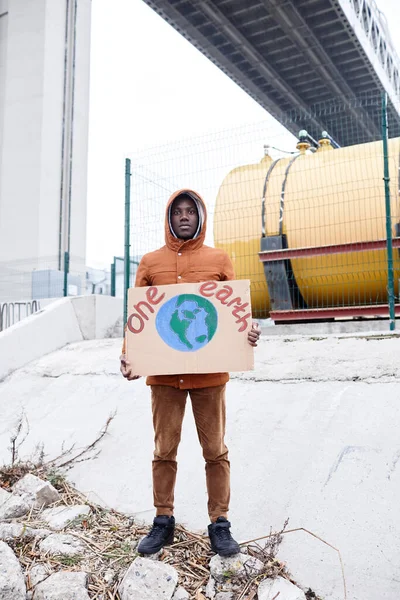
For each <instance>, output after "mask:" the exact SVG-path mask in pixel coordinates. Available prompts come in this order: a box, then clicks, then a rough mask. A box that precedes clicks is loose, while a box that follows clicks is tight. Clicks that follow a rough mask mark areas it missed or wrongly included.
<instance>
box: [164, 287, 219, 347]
mask: <svg viewBox="0 0 400 600" xmlns="http://www.w3.org/2000/svg"><path fill="white" fill-rule="evenodd" d="M217 327H218V313H217V310H216V308H215V306H214V305H213V304H212V303H211V302H210V301H209V300H207V299H206V298H203V297H202V296H197V294H180V295H179V296H174V297H173V298H171V299H170V300H168V301H167V302H166V303H165V304H163V306H162V307H161V308H160V310H159V311H158V313H157V317H156V329H157V331H158V334H159V335H160V337H161V338H162V340H163V341H164V342H165V343H166V344H168V346H170V347H171V348H174V350H180V351H181V352H196V351H197V350H200V348H204V346H206V345H207V344H208V343H209V342H210V341H211V340H212V338H213V337H214V334H215V332H216V331H217Z"/></svg>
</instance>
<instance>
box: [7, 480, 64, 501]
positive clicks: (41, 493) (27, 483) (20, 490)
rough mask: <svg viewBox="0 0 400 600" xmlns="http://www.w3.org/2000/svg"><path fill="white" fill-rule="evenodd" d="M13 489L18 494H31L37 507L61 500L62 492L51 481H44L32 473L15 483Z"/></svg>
mask: <svg viewBox="0 0 400 600" xmlns="http://www.w3.org/2000/svg"><path fill="white" fill-rule="evenodd" d="M13 491H14V492H16V493H17V494H27V495H28V496H30V497H31V498H32V499H33V500H34V502H35V507H36V508H41V507H42V506H49V504H53V502H57V501H58V500H60V494H59V493H58V492H57V490H56V488H55V487H53V486H52V485H51V483H49V482H48V481H43V480H42V479H40V478H39V477H36V475H31V474H30V473H28V475H25V477H23V478H22V479H20V480H19V481H18V482H17V483H16V484H15V485H14V487H13Z"/></svg>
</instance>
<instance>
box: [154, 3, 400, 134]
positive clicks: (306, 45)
mask: <svg viewBox="0 0 400 600" xmlns="http://www.w3.org/2000/svg"><path fill="white" fill-rule="evenodd" d="M144 1H145V2H146V4H148V5H149V6H150V7H151V8H153V9H154V10H155V11H156V12H157V13H158V14H159V15H161V16H162V17H163V18H164V19H165V20H166V21H167V22H168V23H170V24H171V25H172V26H173V27H174V28H175V29H176V30H178V31H179V32H180V33H181V34H182V35H183V36H184V37H185V38H187V39H188V40H189V41H190V42H191V43H192V44H193V45H194V46H196V47H197V48H198V49H199V50H200V51H201V52H202V53H203V54H205V55H206V56H207V57H208V58H209V59H210V60H211V61H212V62H213V63H215V64H216V65H217V66H218V67H219V68H220V69H221V70H222V71H224V72H225V73H226V74H227V75H229V77H230V78H231V79H233V80H234V81H235V82H236V83H237V84H238V85H239V86H240V87H242V88H243V89H244V90H245V91H246V92H247V93H248V94H249V95H250V96H251V97H252V98H254V99H255V100H256V101H257V102H258V103H259V104H260V105H261V106H263V107H264V108H265V109H266V110H267V111H268V112H269V113H270V114H272V115H273V116H274V117H276V118H277V119H278V120H279V121H280V122H281V123H283V124H284V125H285V126H286V127H287V128H288V129H289V130H290V131H292V132H293V133H294V134H296V135H297V133H298V131H299V129H301V128H306V129H307V130H308V131H309V132H310V133H311V134H312V135H314V136H315V137H318V136H319V135H320V134H321V131H322V130H327V131H328V132H329V133H330V135H332V136H333V137H334V138H335V139H336V140H337V141H338V142H339V144H340V145H342V146H347V145H351V144H356V143H361V142H367V141H373V140H377V139H379V138H380V137H381V111H380V95H381V93H382V92H383V91H384V86H383V84H382V81H381V80H380V78H379V76H378V74H377V72H376V70H375V68H374V66H373V65H372V63H371V61H370V59H369V58H368V55H367V54H368V52H367V51H366V50H365V49H364V47H363V45H362V43H361V42H360V40H359V39H358V37H357V35H356V33H355V31H354V30H353V28H352V26H351V25H350V23H349V21H348V20H347V17H346V16H345V14H344V12H343V11H342V10H341V3H340V0H296V2H293V1H292V0H285V1H283V2H282V0H253V1H252V2H251V3H247V2H243V0H195V1H194V0H144ZM358 1H359V0H358ZM278 7H279V8H278ZM389 97H390V95H389ZM356 98H357V101H356ZM360 98H361V99H362V100H361V102H360V100H359V99H360ZM392 98H393V96H392ZM397 109H398V107H397ZM399 121H400V117H399V114H398V112H397V111H396V110H395V108H394V106H393V104H392V103H391V102H390V100H389V125H390V124H391V123H392V124H396V126H395V127H392V131H394V130H396V135H397V134H398V128H399V126H398V124H399Z"/></svg>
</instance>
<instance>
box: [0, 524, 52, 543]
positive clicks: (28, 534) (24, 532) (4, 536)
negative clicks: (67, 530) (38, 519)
mask: <svg viewBox="0 0 400 600" xmlns="http://www.w3.org/2000/svg"><path fill="white" fill-rule="evenodd" d="M50 533H51V531H49V530H48V529H33V528H32V527H26V526H25V525H24V524H23V523H0V540H3V541H4V542H9V541H11V540H15V539H16V538H24V539H26V540H30V539H33V538H40V539H43V538H45V537H47V536H48V535H50Z"/></svg>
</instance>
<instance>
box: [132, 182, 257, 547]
mask: <svg viewBox="0 0 400 600" xmlns="http://www.w3.org/2000/svg"><path fill="white" fill-rule="evenodd" d="M206 224H207V213H206V207H205V204H204V202H203V200H202V198H201V197H200V196H199V195H198V194H197V193H196V192H194V191H192V190H180V191H178V192H175V193H174V194H173V195H172V196H171V198H170V199H169V202H168V204H167V209H166V217H165V246H163V247H162V248H160V249H159V250H156V251H155V252H150V253H149V254H146V255H145V256H144V257H143V258H142V260H141V262H140V265H139V267H138V271H137V275H136V286H137V287H141V286H153V285H154V286H157V285H166V284H174V283H197V282H201V281H211V280H215V281H226V280H232V279H234V272H233V267H232V263H231V261H230V259H229V257H228V255H227V254H226V252H224V251H222V250H219V249H217V248H211V247H209V246H206V245H204V239H205V236H206ZM259 335H260V331H259V329H258V325H257V324H253V327H252V329H251V331H250V332H249V334H248V341H249V343H250V344H251V345H252V346H256V345H257V341H258V338H259ZM121 373H122V375H123V376H124V377H125V378H126V379H128V380H129V381H132V380H134V379H138V376H137V375H135V374H134V373H133V372H132V367H131V364H130V363H129V362H128V361H127V360H126V357H125V343H124V345H123V348H122V356H121ZM228 380H229V375H228V373H209V374H193V375H158V376H153V377H148V378H147V385H150V386H151V398H152V412H153V425H154V434H155V440H154V441H155V450H154V460H153V495H154V506H155V508H156V517H155V519H154V522H153V527H152V529H151V530H150V532H149V534H148V535H147V536H146V537H145V538H144V539H143V540H142V541H141V542H140V544H139V547H138V552H140V553H141V554H154V553H155V552H158V551H159V550H160V549H161V548H162V547H163V546H165V545H167V544H170V543H172V542H173V539H174V527H175V519H174V516H173V511H174V488H175V479H176V471H177V463H176V455H177V450H178V445H179V442H180V437H181V428H182V421H183V416H184V412H185V404H186V398H187V395H188V394H189V395H190V398H191V401H192V408H193V414H194V418H195V422H196V428H197V432H198V436H199V441H200V444H201V446H202V449H203V456H204V459H205V462H206V480H207V491H208V512H209V516H210V521H211V523H210V525H209V526H208V533H209V537H210V541H211V548H212V550H213V551H214V552H216V553H217V554H220V555H221V556H231V555H233V554H236V553H238V552H239V551H240V550H239V545H238V544H237V542H236V541H235V540H234V539H233V538H232V535H231V533H230V523H229V521H228V519H227V516H228V509H229V499H230V464H229V461H228V449H227V447H226V446H225V442H224V436H225V384H226V383H227V381H228Z"/></svg>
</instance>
